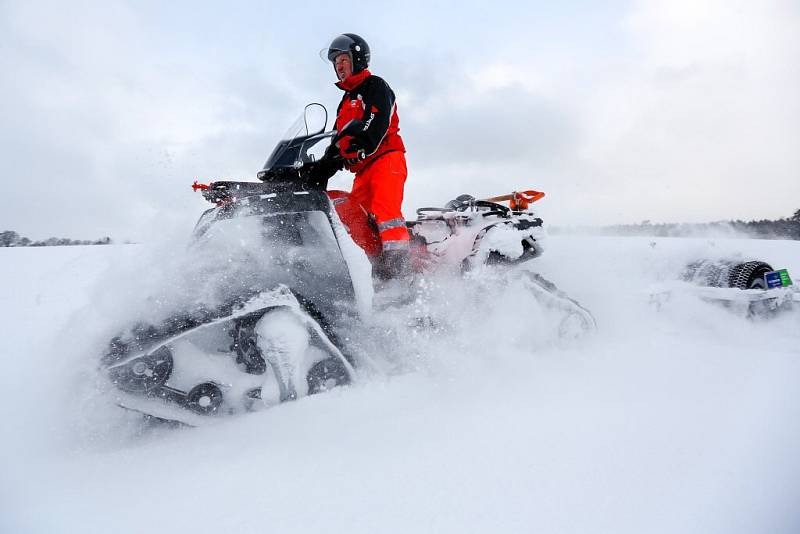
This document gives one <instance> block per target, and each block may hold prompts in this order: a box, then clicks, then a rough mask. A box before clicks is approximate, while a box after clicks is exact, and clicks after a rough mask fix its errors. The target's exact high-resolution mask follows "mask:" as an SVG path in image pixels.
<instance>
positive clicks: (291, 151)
mask: <svg viewBox="0 0 800 534" xmlns="http://www.w3.org/2000/svg"><path fill="white" fill-rule="evenodd" d="M327 123H328V111H327V110H326V109H325V106H323V105H322V104H316V103H313V104H309V105H307V106H306V107H305V109H304V110H303V113H302V114H301V115H300V117H298V118H297V120H296V121H294V123H293V124H292V125H291V126H290V127H289V129H288V130H287V131H286V133H285V134H284V135H283V137H282V138H281V140H280V141H279V142H278V145H277V146H276V147H275V150H273V151H272V154H270V156H269V158H268V159H267V162H266V163H265V164H264V170H269V169H276V168H294V169H299V168H300V167H302V166H303V164H304V163H309V162H312V161H318V160H319V159H320V158H321V157H322V156H323V154H325V149H326V148H327V147H328V145H329V144H330V135H319V134H322V132H324V131H325V127H326V126H327ZM331 135H332V134H331ZM303 139H305V141H303Z"/></svg>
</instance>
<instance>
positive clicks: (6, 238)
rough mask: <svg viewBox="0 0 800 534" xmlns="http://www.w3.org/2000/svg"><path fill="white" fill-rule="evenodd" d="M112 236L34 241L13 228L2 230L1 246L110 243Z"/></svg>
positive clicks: (55, 238)
mask: <svg viewBox="0 0 800 534" xmlns="http://www.w3.org/2000/svg"><path fill="white" fill-rule="evenodd" d="M111 243H112V241H111V238H110V237H101V238H100V239H94V240H92V239H68V238H65V237H49V238H47V239H43V240H40V241H33V240H32V239H28V238H27V237H23V236H20V235H19V234H18V233H17V232H15V231H13V230H5V231H3V232H0V247H64V246H74V245H110V244H111Z"/></svg>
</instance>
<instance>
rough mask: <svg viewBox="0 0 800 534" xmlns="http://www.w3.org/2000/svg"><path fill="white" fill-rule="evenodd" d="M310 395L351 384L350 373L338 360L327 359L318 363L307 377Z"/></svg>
mask: <svg viewBox="0 0 800 534" xmlns="http://www.w3.org/2000/svg"><path fill="white" fill-rule="evenodd" d="M306 381H307V382H308V394H309V395H314V394H316V393H322V392H323V391H328V390H329V389H332V388H335V387H337V386H345V385H347V384H349V383H350V372H349V371H348V370H347V368H346V367H345V365H344V364H343V363H342V362H341V361H340V360H339V359H338V358H327V359H325V360H322V361H321V362H317V363H315V364H314V366H313V367H312V368H311V369H310V370H309V371H308V374H307V375H306Z"/></svg>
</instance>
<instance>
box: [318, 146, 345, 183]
mask: <svg viewBox="0 0 800 534" xmlns="http://www.w3.org/2000/svg"><path fill="white" fill-rule="evenodd" d="M316 167H317V172H316V175H317V176H318V177H319V178H320V179H323V180H328V179H329V178H330V177H331V176H333V175H334V174H336V173H337V172H339V171H340V170H342V168H343V167H344V159H343V158H342V156H341V154H339V147H338V146H336V144H335V143H331V144H330V146H329V147H328V148H326V149H325V154H323V156H322V158H320V160H319V161H318V162H317V166H316Z"/></svg>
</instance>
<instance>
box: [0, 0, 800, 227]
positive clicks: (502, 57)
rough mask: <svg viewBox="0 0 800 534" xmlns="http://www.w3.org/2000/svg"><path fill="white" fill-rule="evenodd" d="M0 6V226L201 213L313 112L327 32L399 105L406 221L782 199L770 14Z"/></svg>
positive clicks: (798, 68)
mask: <svg viewBox="0 0 800 534" xmlns="http://www.w3.org/2000/svg"><path fill="white" fill-rule="evenodd" d="M454 9H459V16H460V20H461V22H460V23H459V24H452V19H453V10H454ZM0 10H1V11H0V32H2V35H3V36H4V38H3V40H2V42H0V68H2V69H3V72H5V73H13V75H7V76H4V77H3V78H2V79H0V113H2V116H3V126H2V128H0V159H1V160H2V162H3V183H4V187H5V193H6V201H7V205H8V208H7V209H5V210H4V212H3V214H2V216H0V217H1V218H0V230H2V229H5V227H8V229H14V230H17V231H19V232H21V233H23V234H27V235H29V236H30V237H33V238H42V237H48V236H50V235H56V234H59V235H61V234H63V235H64V236H67V237H80V238H90V237H96V236H99V235H106V234H110V235H112V236H114V237H118V238H126V237H130V238H134V239H143V238H147V237H148V236H150V235H152V234H153V233H155V232H158V231H161V229H163V228H164V227H178V226H182V225H187V224H189V223H187V221H193V219H194V217H195V216H196V214H197V213H198V212H199V211H200V210H202V209H203V208H204V207H205V206H204V204H203V202H202V201H201V200H199V198H198V197H197V196H192V195H190V194H189V191H188V189H187V188H188V185H189V184H190V183H191V181H192V180H194V179H206V180H208V179H218V178H231V179H253V178H254V175H255V172H256V171H257V170H258V168H259V167H260V166H261V165H262V164H263V162H264V160H265V159H266V156H267V155H268V153H269V152H270V150H271V148H272V145H273V143H274V142H275V141H276V140H277V139H278V138H279V137H280V135H281V134H282V133H283V131H284V130H285V128H286V127H287V126H288V125H289V124H290V123H291V122H292V120H293V119H294V117H295V116H296V115H297V114H298V113H299V112H300V111H301V109H302V106H303V105H304V104H305V103H306V102H310V101H321V102H323V103H325V104H326V105H328V106H329V108H331V107H333V106H335V104H336V103H337V102H338V98H339V96H340V93H339V91H338V90H337V89H335V88H334V87H333V85H332V81H333V80H332V73H331V70H330V68H329V67H328V66H326V65H323V64H322V63H320V61H319V59H318V58H317V57H316V52H317V50H318V48H319V47H321V46H324V44H325V42H326V40H327V39H329V38H331V37H333V36H334V35H336V34H337V33H339V32H341V31H357V32H361V33H362V34H363V35H364V36H365V37H367V38H368V39H369V40H370V42H371V43H372V45H373V56H374V66H375V72H376V74H379V75H381V76H382V77H384V78H386V79H387V80H388V81H389V82H390V84H391V85H392V87H393V88H394V90H395V92H396V93H397V97H398V105H399V110H400V119H401V132H402V134H403V136H404V138H405V141H406V144H407V146H408V148H409V153H408V158H409V170H410V176H409V182H408V186H407V190H406V197H407V201H406V208H407V209H406V213H407V214H408V215H410V214H411V213H413V208H414V207H416V206H419V205H423V204H425V205H430V204H435V203H440V202H445V201H446V200H448V199H449V198H452V196H454V195H456V194H459V193H463V192H471V193H473V194H476V195H479V196H480V195H484V194H485V195H490V194H495V193H501V192H505V191H507V190H511V189H519V188H528V187H536V188H539V189H542V190H545V191H546V192H547V193H548V197H547V199H546V206H547V209H549V210H550V211H551V212H552V213H553V214H554V218H553V220H552V221H551V222H554V223H558V224H592V223H601V224H605V223H624V222H635V221H639V220H642V219H651V220H654V221H656V220H665V221H680V220H698V221H700V220H708V219H716V218H740V217H741V218H748V217H754V218H758V217H778V216H782V215H789V214H791V213H793V212H794V211H795V210H796V209H797V207H798V206H797V205H796V200H795V199H796V198H800V195H799V194H798V193H800V190H799V189H798V188H800V180H798V179H797V169H798V168H800V159H799V158H800V154H799V153H798V151H797V150H796V147H797V146H800V128H798V126H797V125H798V124H800V102H798V99H797V98H796V95H797V94H798V93H800V57H798V56H799V55H800V43H798V38H799V37H798V35H800V32H797V31H796V28H798V27H800V21H799V19H800V15H799V14H798V9H797V7H796V6H795V5H792V4H791V3H788V2H786V3H781V2H767V3H760V4H758V5H755V4H750V3H745V2H732V3H731V2H724V3H723V2H716V1H711V0H704V1H700V2H688V1H685V2H677V3H670V4H669V5H666V4H663V3H661V2H649V1H646V2H645V1H643V2H634V3H633V4H630V5H629V4H624V5H623V4H620V5H611V6H605V7H603V8H602V9H599V8H593V9H588V8H586V7H585V6H583V7H581V9H578V6H577V5H572V4H570V5H564V6H552V5H549V4H548V5H546V6H545V5H527V4H526V5H524V6H522V5H517V4H514V3H508V4H502V5H498V6H493V7H492V9H488V6H478V5H474V4H471V3H458V4H456V3H453V4H448V5H442V6H426V5H425V4H424V3H421V2H420V3H413V2H412V3H410V4H403V5H402V6H399V5H394V4H385V5H382V6H376V9H375V14H372V15H370V14H367V13H357V14H356V15H354V16H350V15H348V14H344V13H342V12H341V11H340V10H337V9H335V8H334V7H333V6H327V5H323V4H321V3H319V4H312V5H302V6H301V5H287V6H282V8H281V10H280V11H279V10H278V9H277V8H276V7H275V6H273V5H271V4H266V5H263V4H259V3H253V2H241V3H237V4H235V5H233V6H226V7H222V6H220V7H212V6H201V7H199V8H198V9H193V8H190V5H189V4H188V3H187V4H180V3H178V4H175V5H170V6H161V5H158V4H147V3H144V4H139V3H136V4H132V3H128V2H124V1H119V0H118V1H112V2H106V3H104V4H103V5H102V6H98V5H94V4H93V5H88V4H82V3H80V2H77V3H73V2H71V3H69V4H61V3H46V2H34V3H22V2H13V1H10V2H4V3H3V4H2V5H0ZM423 12H424V13H425V17H422V16H421V13H423ZM295 21H297V22H295ZM336 183H337V184H339V185H340V186H341V187H346V186H347V184H348V182H347V179H346V178H344V177H341V178H337V182H336ZM764 184H766V185H767V186H769V187H770V188H772V189H775V190H778V191H780V193H778V194H774V193H773V194H770V193H768V192H767V191H766V189H765V186H764ZM543 206H545V204H543Z"/></svg>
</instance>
